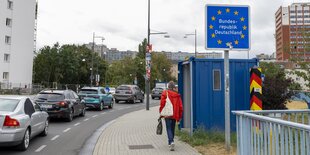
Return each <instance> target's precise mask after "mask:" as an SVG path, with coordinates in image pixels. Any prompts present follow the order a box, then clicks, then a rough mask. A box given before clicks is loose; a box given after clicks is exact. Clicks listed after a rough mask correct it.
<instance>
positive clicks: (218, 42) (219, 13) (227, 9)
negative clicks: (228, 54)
mask: <svg viewBox="0 0 310 155" xmlns="http://www.w3.org/2000/svg"><path fill="white" fill-rule="evenodd" d="M225 12H226V13H230V12H231V10H230V9H229V8H226V9H225ZM233 13H234V15H235V16H238V15H239V12H238V11H234V12H233ZM222 14H223V12H222V10H218V11H217V15H218V16H219V15H222ZM211 20H212V21H215V20H216V17H215V16H212V17H211ZM244 21H245V18H244V17H241V18H240V22H244ZM208 27H209V29H211V30H213V28H214V26H213V25H212V24H210V25H209V26H208ZM247 28H248V27H247V26H246V25H244V26H243V27H242V29H243V30H244V31H245V30H247ZM211 38H216V35H215V33H212V34H211ZM240 38H241V39H244V38H245V35H244V34H241V35H240ZM222 43H223V41H222V40H220V39H218V40H217V44H219V45H221V44H222ZM234 44H235V45H238V44H239V40H238V39H236V40H234Z"/></svg>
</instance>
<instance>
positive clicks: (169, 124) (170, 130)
mask: <svg viewBox="0 0 310 155" xmlns="http://www.w3.org/2000/svg"><path fill="white" fill-rule="evenodd" d="M165 121H166V129H167V135H168V145H170V144H171V143H172V142H174V140H173V139H174V129H175V122H176V121H175V119H171V118H165Z"/></svg>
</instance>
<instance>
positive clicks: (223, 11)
mask: <svg viewBox="0 0 310 155" xmlns="http://www.w3.org/2000/svg"><path fill="white" fill-rule="evenodd" d="M205 9H206V12H205V13H206V25H205V29H206V49H215V50H231V49H234V50H249V49H250V7H249V6H237V5H236V6H234V5H233V6H231V5H206V8H205Z"/></svg>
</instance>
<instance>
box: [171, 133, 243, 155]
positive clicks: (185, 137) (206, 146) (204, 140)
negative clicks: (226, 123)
mask: <svg viewBox="0 0 310 155" xmlns="http://www.w3.org/2000/svg"><path fill="white" fill-rule="evenodd" d="M176 136H178V138H179V139H180V140H181V141H183V142H186V143H188V144H189V145H191V146H192V147H194V148H196V149H197V150H198V151H199V152H200V153H201V154H204V155H213V154H229V155H230V154H231V155H234V154H236V147H237V135H236V133H232V134H231V145H232V149H231V150H232V151H231V152H229V153H228V152H226V149H225V134H224V132H220V131H206V130H204V129H203V128H198V129H197V130H195V131H194V133H193V135H192V136H190V135H189V133H188V132H186V131H181V130H178V129H176Z"/></svg>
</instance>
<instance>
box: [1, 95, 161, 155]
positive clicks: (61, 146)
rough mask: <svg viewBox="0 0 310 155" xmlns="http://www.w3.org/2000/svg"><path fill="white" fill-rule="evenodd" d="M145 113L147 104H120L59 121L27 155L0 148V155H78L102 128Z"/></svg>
mask: <svg viewBox="0 0 310 155" xmlns="http://www.w3.org/2000/svg"><path fill="white" fill-rule="evenodd" d="M156 105H159V100H152V99H151V100H150V106H156ZM141 109H145V102H144V103H136V104H131V103H122V102H121V103H118V104H115V105H114V107H113V109H107V108H106V109H104V110H103V111H96V110H88V111H86V116H85V117H75V118H74V120H73V121H72V122H65V121H62V120H59V119H55V120H54V119H53V120H51V121H50V125H49V133H48V135H47V136H46V137H35V138H33V139H32V140H31V141H30V146H29V148H28V150H27V151H24V152H20V151H17V150H14V147H0V155H36V154H40V155H77V154H78V153H79V151H80V150H81V148H82V147H83V145H84V143H85V142H86V140H87V139H88V138H89V137H90V136H91V135H92V134H93V133H94V132H95V131H96V129H98V128H100V127H101V126H102V125H104V124H106V123H108V122H110V121H112V120H114V119H116V118H118V117H120V116H122V115H124V114H126V113H130V112H133V111H137V110H141Z"/></svg>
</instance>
